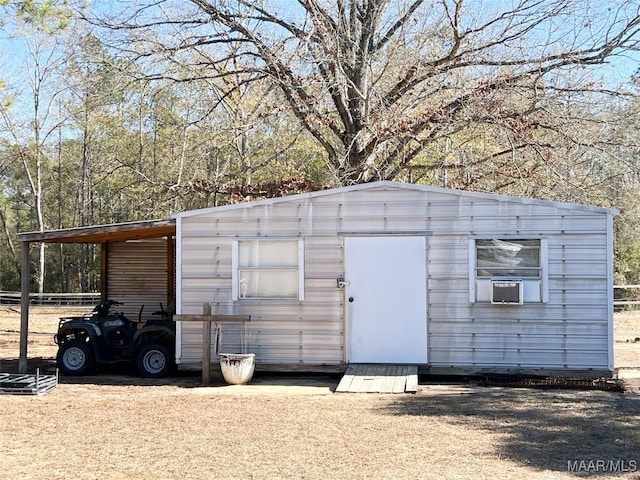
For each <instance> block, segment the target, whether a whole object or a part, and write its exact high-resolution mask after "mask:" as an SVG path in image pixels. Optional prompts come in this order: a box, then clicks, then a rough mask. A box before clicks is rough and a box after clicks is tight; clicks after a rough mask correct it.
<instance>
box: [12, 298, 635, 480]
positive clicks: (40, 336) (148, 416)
mask: <svg viewBox="0 0 640 480" xmlns="http://www.w3.org/2000/svg"><path fill="white" fill-rule="evenodd" d="M59 314H60V312H59V310H54V311H53V312H51V311H48V310H46V309H34V311H32V319H31V326H30V330H31V331H32V332H33V333H32V335H31V337H30V343H29V349H30V350H29V351H30V356H42V357H46V358H45V359H44V360H39V361H38V362H36V363H39V364H40V365H42V366H43V368H45V369H46V368H49V366H50V365H52V364H53V363H52V360H51V357H53V355H55V350H56V346H55V345H54V344H53V342H52V340H51V335H52V333H53V331H55V328H56V325H57V323H56V321H55V317H57V316H59ZM639 319H640V315H637V314H627V313H624V314H617V316H616V340H617V341H616V366H618V367H619V368H620V370H621V371H626V372H633V371H634V370H632V367H637V366H638V365H640V363H638V362H637V360H638V358H639V356H638V348H639V347H640V342H638V341H636V340H635V338H636V337H640V322H639ZM18 326H19V315H18V314H17V313H15V312H11V311H2V312H0V359H4V360H0V361H2V362H4V365H6V366H12V365H14V364H15V360H10V359H11V358H15V357H17V353H18V333H17V331H18ZM0 370H2V363H0ZM214 373H215V372H214ZM338 380H339V378H338V377H335V376H322V375H318V376H300V375H296V376H283V375H266V374H264V375H256V377H255V378H254V380H253V381H252V384H251V385H247V386H225V385H224V382H222V379H221V378H220V377H219V376H218V375H217V374H214V381H213V383H212V385H210V386H202V385H201V383H200V377H199V374H197V373H196V374H182V375H180V376H178V377H175V378H170V379H163V380H160V381H158V380H144V379H140V378H137V377H135V376H133V375H127V374H116V373H115V372H109V371H106V372H103V374H101V375H94V376H88V377H83V378H68V377H66V378H65V377H61V383H60V385H58V387H57V388H56V389H54V390H53V391H52V392H50V393H48V394H46V395H43V396H41V397H33V396H13V395H0V478H1V479H34V480H44V479H109V480H114V479H183V478H184V479H213V478H216V479H281V478H295V479H298V478H300V479H325V478H340V479H345V478H346V479H398V478H420V479H458V478H461V479H471V478H473V479H478V478H480V479H485V478H486V479H489V478H491V479H494V478H495V479H523V480H524V479H556V478H567V479H568V478H576V477H581V476H584V475H587V476H590V477H594V478H603V477H606V478H613V477H616V478H617V477H622V478H629V479H630V478H640V395H637V394H633V393H630V392H623V393H619V392H601V391H581V390H538V389H525V388H496V387H481V386H478V385H477V384H474V383H472V382H465V381H462V380H457V381H452V379H448V381H447V382H445V381H443V379H424V378H423V379H421V385H420V387H419V390H418V393H417V394H415V395H405V394H402V395H373V394H334V393H332V392H333V389H334V388H335V386H336V385H337V382H338Z"/></svg>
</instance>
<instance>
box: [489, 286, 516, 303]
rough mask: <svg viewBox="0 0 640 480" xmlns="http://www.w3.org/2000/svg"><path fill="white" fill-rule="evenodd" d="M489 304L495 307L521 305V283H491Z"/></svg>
mask: <svg viewBox="0 0 640 480" xmlns="http://www.w3.org/2000/svg"><path fill="white" fill-rule="evenodd" d="M491 303H493V304H497V305H522V304H523V298H522V282H521V281H508V280H507V281H499V282H491Z"/></svg>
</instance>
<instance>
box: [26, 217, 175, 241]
mask: <svg viewBox="0 0 640 480" xmlns="http://www.w3.org/2000/svg"><path fill="white" fill-rule="evenodd" d="M175 234H176V221H175V219H163V220H144V221H140V222H127V223H112V224H108V225H94V226H90V227H76V228H65V229H62V230H47V231H44V232H25V233H19V234H18V241H20V242H42V243H108V242H124V241H127V240H142V239H147V238H160V237H168V236H173V235H175Z"/></svg>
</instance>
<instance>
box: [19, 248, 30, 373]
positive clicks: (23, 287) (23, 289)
mask: <svg viewBox="0 0 640 480" xmlns="http://www.w3.org/2000/svg"><path fill="white" fill-rule="evenodd" d="M30 245H31V244H30V243H29V242H22V266H21V267H22V268H21V272H20V277H21V278H20V358H19V359H18V373H27V341H28V336H29V284H30V282H29V280H30V277H31V270H30V268H29V246H30Z"/></svg>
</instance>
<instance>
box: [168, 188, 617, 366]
mask: <svg viewBox="0 0 640 480" xmlns="http://www.w3.org/2000/svg"><path fill="white" fill-rule="evenodd" d="M618 213H619V212H618V211H617V210H614V209H606V208H599V207H591V206H583V205H574V204H568V203H558V202H551V201H542V200H536V199H530V198H515V197H508V196H502V195H496V194H487V193H477V192H468V191H456V190H449V189H444V188H437V187H428V186H418V185H411V184H403V183H396V182H388V181H383V182H375V183H369V184H363V185H356V186H350V187H344V188H337V189H330V190H324V191H318V192H313V193H305V194H300V195H293V196H286V197H281V198H273V199H269V200H262V201H254V202H248V203H242V204H236V205H228V206H222V207H215V208H208V209H202V210H196V211H189V212H184V213H178V214H176V215H174V218H175V221H176V288H177V290H176V306H177V313H179V314H200V313H202V305H203V303H209V304H211V307H212V313H214V314H231V315H250V316H251V322H250V324H249V325H248V326H247V327H246V330H242V329H240V327H237V326H234V325H228V326H225V327H224V328H223V330H224V332H225V333H224V335H223V337H222V340H221V341H222V345H221V346H220V348H219V351H225V352H238V351H241V350H243V349H244V350H247V351H248V352H250V353H255V355H256V364H257V365H256V368H258V369H263V370H264V369H271V370H283V371H285V370H289V371H291V370H307V371H320V370H325V371H326V370H336V371H341V370H342V371H343V370H344V369H345V368H346V365H347V364H349V363H393V364H411V365H418V366H419V368H420V371H421V372H425V373H455V374H461V373H462V374H471V373H483V372H494V373H519V374H560V375H568V374H582V375H585V374H586V375H593V376H597V375H602V374H607V373H610V372H612V370H613V217H614V215H616V214H618ZM202 345H203V338H202V328H201V326H199V325H196V324H195V323H186V322H185V323H182V324H181V323H180V322H179V325H178V338H177V346H176V347H177V348H176V356H177V361H178V362H179V364H180V366H181V367H183V368H189V367H194V368H198V367H199V366H200V364H199V362H200V361H201V360H200V359H201V358H202Z"/></svg>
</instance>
